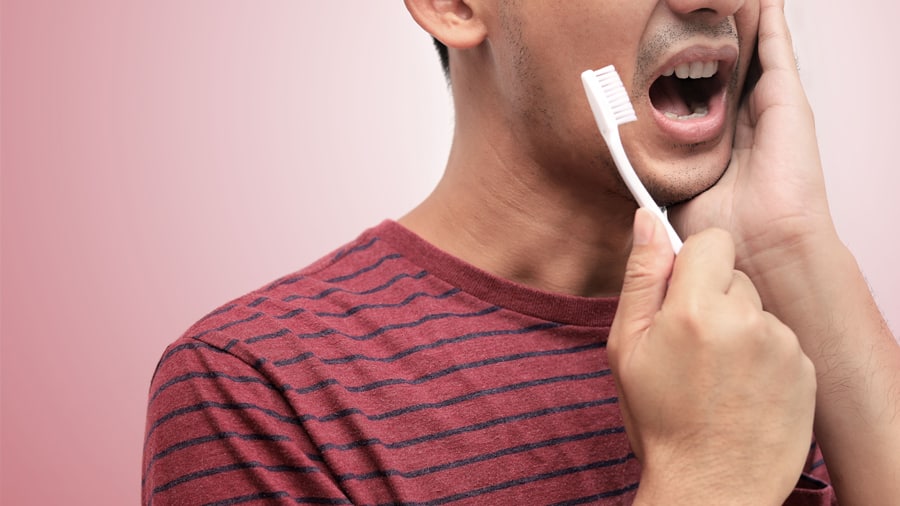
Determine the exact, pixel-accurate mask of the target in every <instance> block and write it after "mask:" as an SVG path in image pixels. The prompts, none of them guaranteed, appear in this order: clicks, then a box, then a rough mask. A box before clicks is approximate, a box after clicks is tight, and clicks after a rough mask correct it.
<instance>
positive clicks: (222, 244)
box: [0, 0, 900, 505]
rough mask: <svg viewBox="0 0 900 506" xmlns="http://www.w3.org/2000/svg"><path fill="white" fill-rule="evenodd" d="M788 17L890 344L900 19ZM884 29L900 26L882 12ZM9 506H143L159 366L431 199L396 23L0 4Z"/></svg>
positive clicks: (249, 5) (446, 120)
mask: <svg viewBox="0 0 900 506" xmlns="http://www.w3.org/2000/svg"><path fill="white" fill-rule="evenodd" d="M875 3H877V4H878V7H877V8H874V4H869V5H868V7H867V8H862V9H857V10H856V11H854V12H850V11H849V10H848V8H847V4H846V3H843V2H813V1H812V0H807V1H799V0H798V1H795V2H793V3H791V4H790V5H789V11H790V14H791V17H792V19H793V22H794V28H795V36H796V38H797V48H798V52H799V55H800V60H801V64H802V66H803V75H804V80H805V82H806V84H807V87H808V91H809V94H810V98H811V100H812V102H813V104H814V106H815V109H816V111H817V120H818V124H819V137H820V141H821V145H822V152H823V156H824V160H825V165H826V170H827V178H828V183H829V190H830V197H831V205H832V208H833V211H834V214H835V217H836V220H837V224H838V227H839V230H840V232H841V234H842V237H843V238H844V240H845V241H846V242H847V243H848V244H849V245H850V246H851V248H852V249H853V250H854V251H855V252H856V254H857V258H858V259H859V262H860V264H861V265H862V267H863V270H864V272H865V273H866V274H867V277H868V278H869V280H870V282H871V285H872V287H873V290H874V292H875V294H876V296H877V298H878V301H879V302H880V305H881V307H882V308H883V310H884V311H885V313H886V314H887V317H888V318H889V320H890V321H891V322H892V326H893V328H894V329H895V330H896V329H897V328H898V325H900V323H898V322H900V266H898V265H897V262H896V258H897V256H898V253H900V239H898V237H897V232H898V227H897V225H896V219H897V214H898V213H897V211H898V210H900V204H898V197H897V195H896V193H897V190H898V188H900V175H898V171H897V169H896V167H895V159H896V156H895V151H896V147H895V146H894V145H893V144H895V143H896V142H897V141H896V140H895V139H894V137H895V136H896V132H897V127H896V123H897V119H896V118H898V117H900V106H898V102H897V100H896V99H895V98H894V96H893V95H894V94H895V91H894V87H895V84H896V79H895V77H896V68H895V67H896V65H895V64H896V58H895V46H896V44H895V39H894V37H893V35H892V34H893V33H894V32H895V31H896V26H895V23H896V20H897V19H900V6H898V4H896V3H895V2H887V1H884V2H875ZM886 11H890V12H886ZM0 19H2V28H0V33H2V70H0V71H2V104H0V107H2V109H0V111H2V124H0V127H2V146H0V158H2V182H0V189H2V213H0V218H2V239H0V250H2V257H0V259H2V284H0V290H2V293H0V295H2V313H0V322H2V327H0V333H2V346H0V361H2V362H0V373H2V391H0V401H2V407H0V430H2V438H0V458H2V462H0V466H2V468H0V477H2V483H0V491H2V492H0V503H2V504H4V505H25V504H29V505H30V504H34V505H38V504H41V505H43V504H58V503H61V502H66V503H67V504H73V505H82V504H84V505H87V504H91V505H97V504H103V505H106V504H136V503H137V502H138V498H139V495H138V490H139V483H140V467H141V466H140V458H141V445H142V439H143V429H144V409H145V401H146V395H147V389H148V385H149V381H150V376H151V374H152V371H153V368H154V366H155V364H156V361H157V359H158V358H159V356H160V354H161V353H162V351H163V348H164V347H165V346H166V345H167V344H168V343H169V342H171V341H173V340H174V339H176V338H177V337H178V336H179V335H180V334H181V333H182V332H183V331H184V330H185V329H186V327H187V326H188V325H190V324H191V323H192V322H193V321H195V320H196V319H198V318H199V317H201V316H202V315H204V314H205V313H206V312H208V311H209V310H211V309H213V308H214V307H216V306H217V305H218V304H220V303H223V302H225V301H226V300H228V299H230V298H232V297H234V296H237V295H240V294H241V293H244V292H246V291H248V290H251V289H253V288H256V287H257V286H260V285H262V284H263V283H265V282H267V281H269V280H271V279H273V278H275V277H277V276H280V275H282V274H286V273H287V272H290V271H292V270H295V269H297V268H300V267H302V266H304V265H305V264H306V263H308V262H310V261H312V260H314V259H316V258H318V257H319V256H320V255H321V254H323V253H325V252H326V251H328V250H330V249H332V248H334V247H336V246H338V245H340V244H342V243H343V242H345V241H347V240H349V239H351V238H353V237H355V236H356V234H357V233H358V232H360V231H361V230H362V229H363V228H364V227H368V226H370V225H373V224H375V223H377V222H378V221H380V220H381V219H383V218H385V217H398V216H399V215H401V214H402V213H403V212H404V211H405V210H407V209H409V208H410V207H411V206H413V205H414V204H415V203H416V202H418V201H419V200H420V199H421V198H423V197H424V196H425V195H426V194H427V192H428V191H429V190H430V189H431V187H432V186H433V185H434V184H435V183H436V181H437V179H438V177H439V175H440V171H441V169H442V167H443V164H444V159H445V157H446V154H447V150H448V147H449V139H450V133H451V128H452V118H451V109H450V106H451V104H450V99H449V96H448V94H447V92H446V89H445V86H444V83H443V77H442V75H441V72H440V70H439V66H438V63H437V57H436V56H435V54H434V53H433V50H432V48H431V45H430V41H429V39H428V38H427V36H425V35H424V33H423V32H421V31H420V30H419V29H418V27H417V26H416V25H415V24H414V23H413V21H412V20H411V18H409V16H408V15H407V14H406V11H405V9H404V7H403V4H402V2H400V1H399V0H396V1H386V0H379V1H363V0H356V1H349V0H343V1H311V0H310V1H301V0H295V1H286V0H269V1H265V2H251V1H249V0H154V1H152V2H151V1H142V2H139V1H130V0H78V1H68V0H17V1H12V0H3V2H2V11H0Z"/></svg>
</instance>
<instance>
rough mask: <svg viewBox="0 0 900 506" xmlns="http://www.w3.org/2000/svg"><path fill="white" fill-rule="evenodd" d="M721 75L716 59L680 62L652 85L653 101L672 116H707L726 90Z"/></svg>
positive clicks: (660, 109) (662, 111) (658, 109)
mask: <svg viewBox="0 0 900 506" xmlns="http://www.w3.org/2000/svg"><path fill="white" fill-rule="evenodd" d="M721 77H722V76H721V75H720V74H719V62H718V61H715V60H713V61H694V62H690V63H682V64H679V65H678V66H675V67H672V68H670V69H668V70H666V71H665V72H663V74H662V75H661V76H660V77H659V78H658V79H657V80H656V81H655V82H654V83H653V84H652V85H651V86H650V102H651V104H653V108H654V109H656V110H657V111H659V112H660V113H661V114H663V115H664V116H665V117H666V118H668V119H670V120H676V121H689V120H694V119H698V118H705V117H707V116H708V115H709V114H710V108H711V104H712V103H713V101H714V100H715V99H717V98H719V97H720V96H722V94H723V93H724V92H725V83H724V82H722V78H721Z"/></svg>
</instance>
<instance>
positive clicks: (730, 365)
mask: <svg viewBox="0 0 900 506" xmlns="http://www.w3.org/2000/svg"><path fill="white" fill-rule="evenodd" d="M670 274H671V277H670ZM667 283H668V287H667ZM608 346H609V357H610V363H611V366H612V369H613V374H614V376H615V378H616V381H617V386H618V388H619V394H620V403H621V404H620V406H621V409H622V413H623V416H624V419H625V425H626V430H627V432H628V436H629V439H630V441H631V444H632V446H633V448H634V450H635V453H636V454H637V456H638V458H639V459H640V460H641V463H642V465H643V469H644V471H643V475H642V477H641V489H640V490H639V492H638V498H639V499H642V500H647V501H648V502H650V503H654V502H655V501H662V502H665V503H666V504H680V503H682V502H684V503H687V504H700V503H705V504H733V503H735V502H731V501H738V502H740V500H742V499H744V500H746V499H750V500H751V502H752V503H754V504H768V503H769V502H767V501H769V500H771V503H772V504H781V501H783V500H784V499H785V498H786V497H787V495H788V494H789V493H790V491H791V490H792V488H793V487H794V485H795V484H796V481H797V478H798V477H799V474H800V472H801V469H802V466H803V464H804V462H805V458H806V454H807V453H808V450H809V441H810V437H811V433H812V420H813V411H814V407H815V390H816V383H815V371H814V369H813V367H812V363H811V362H810V361H809V359H808V358H807V357H806V356H805V355H804V354H803V352H802V351H801V349H800V346H799V344H798V342H797V339H796V337H795V336H794V334H793V333H792V332H791V331H790V329H788V328H787V327H786V326H784V325H783V324H781V323H780V322H779V321H778V320H777V319H776V318H775V317H773V316H772V315H770V314H768V313H766V312H765V311H763V310H762V305H761V303H760V299H759V296H758V295H757V293H756V290H755V289H754V287H753V285H752V283H751V282H750V281H749V279H748V278H747V277H746V276H745V275H743V274H742V273H740V272H739V271H736V270H734V246H733V243H732V241H731V239H730V237H729V235H728V234H727V233H726V232H723V231H721V230H717V229H711V230H707V231H705V232H701V233H698V234H697V235H695V236H693V237H691V238H690V239H689V240H688V241H687V242H686V243H685V246H684V249H683V250H682V252H681V254H680V255H679V256H678V258H677V259H676V260H674V262H673V255H672V251H671V249H670V247H669V245H668V243H667V242H666V237H665V234H664V233H663V231H662V225H661V224H660V223H658V222H657V220H656V218H655V217H653V216H652V215H650V214H649V213H647V212H646V211H643V210H640V211H638V214H637V215H636V218H635V246H634V249H633V251H632V254H631V258H630V259H629V263H628V267H627V271H626V276H625V284H624V286H623V289H622V296H621V300H620V305H619V309H618V312H617V314H616V318H615V321H614V323H613V327H612V330H611V334H610V339H609V345H608Z"/></svg>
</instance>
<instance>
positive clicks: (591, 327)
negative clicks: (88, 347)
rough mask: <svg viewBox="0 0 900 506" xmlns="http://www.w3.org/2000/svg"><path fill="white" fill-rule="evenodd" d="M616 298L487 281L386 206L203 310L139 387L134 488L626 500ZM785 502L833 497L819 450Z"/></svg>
mask: <svg viewBox="0 0 900 506" xmlns="http://www.w3.org/2000/svg"><path fill="white" fill-rule="evenodd" d="M615 308H616V300H615V299H591V298H582V297H571V296H564V295H558V294H551V293H546V292H541V291H538V290H534V289H531V288H528V287H525V286H522V285H517V284H515V283H511V282H509V281H506V280H503V279H500V278H497V277H494V276H492V275H490V274H488V273H486V272H483V271H480V270H479V269H477V268H475V267H473V266H471V265H468V264H466V263H464V262H462V261H460V260H459V259H456V258H454V257H451V256H449V255H448V254H446V253H444V252H442V251H440V250H438V249H436V248H434V247H433V246H431V245H429V244H428V243H426V242H424V241H423V240H421V239H420V238H419V237H417V236H415V235H414V234H412V233H411V232H410V231H408V230H406V229H404V228H403V227H402V226H400V225H399V224H397V223H395V222H392V221H386V222H383V223H382V224H380V225H378V226H377V227H375V228H373V229H370V230H368V231H366V232H364V233H363V234H362V235H361V236H360V237H359V238H358V239H356V240H355V241H353V242H351V243H349V244H348V245H346V246H345V247H344V248H342V249H340V250H338V251H336V252H334V253H332V254H330V255H328V256H326V257H325V258H323V259H322V260H320V261H318V262H316V263H315V264H313V265H311V266H309V267H307V268H306V269H303V270H301V271H299V272H297V273H295V274H291V275H288V276H286V277H283V278H281V279H279V280H277V281H275V282H273V283H271V284H270V285H268V286H265V287H263V288H260V289H259V290H256V291H254V292H252V293H249V294H247V295H245V296H243V297H241V298H238V299H236V300H234V301H232V302H231V303H229V304H226V305H225V306H222V307H221V308H219V309H217V310H215V311H213V312H212V313H210V314H209V315H207V316H206V317H204V318H203V319H202V320H200V321H199V322H198V323H196V324H195V325H194V326H193V327H191V328H190V329H189V330H188V331H187V332H186V333H185V335H184V336H183V337H182V338H181V339H179V340H178V341H176V342H175V343H173V344H172V345H171V346H169V347H168V348H167V349H166V351H165V353H164V354H163V357H162V359H161V360H160V362H159V365H158V367H157V370H156V372H155V374H154V377H153V382H152V385H151V388H150V399H149V407H148V417H147V430H146V440H145V450H144V462H143V476H144V478H143V483H142V488H143V502H144V504H155V505H158V506H162V505H168V504H178V505H188V504H222V505H225V504H366V505H382V504H384V505H386V504H409V505H412V504H416V505H439V504H460V505H463V504H473V505H474V504H520V503H521V504H586V503H591V504H628V503H630V502H631V500H632V498H633V496H634V493H635V491H636V489H637V486H638V480H639V477H640V464H639V463H638V461H637V460H636V459H635V457H634V454H633V453H632V452H631V449H630V447H629V444H628V438H627V436H626V434H625V430H624V427H623V424H622V419H621V416H620V413H619V408H618V406H617V404H616V390H615V385H614V382H613V378H612V375H611V373H610V370H609V365H608V363H607V357H606V350H605V344H606V339H607V336H608V333H609V326H610V324H611V323H612V318H613V315H614V314H615ZM807 473H808V475H807V476H805V477H804V478H803V479H801V481H800V483H799V484H798V489H797V490H795V492H794V494H793V495H792V496H791V499H790V500H789V501H788V503H787V504H791V505H796V506H800V505H830V504H835V502H834V499H833V493H832V490H831V487H830V486H829V485H828V484H827V480H828V477H827V472H826V470H825V467H824V465H823V463H822V461H821V455H820V453H819V451H818V449H817V448H816V446H815V445H813V446H812V447H811V451H810V458H809V461H808V465H807Z"/></svg>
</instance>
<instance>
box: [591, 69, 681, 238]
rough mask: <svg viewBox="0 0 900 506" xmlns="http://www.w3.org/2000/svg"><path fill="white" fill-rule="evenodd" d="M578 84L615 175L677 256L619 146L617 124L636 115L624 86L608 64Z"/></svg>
mask: <svg viewBox="0 0 900 506" xmlns="http://www.w3.org/2000/svg"><path fill="white" fill-rule="evenodd" d="M581 81H582V83H584V91H585V93H587V97H588V102H590V104H591V111H593V112H594V119H595V120H596V121H597V126H598V127H600V134H602V135H603V140H604V141H606V145H607V146H608V147H609V152H610V153H611V154H612V157H613V161H615V162H616V167H618V169H619V174H620V175H621V176H622V179H623V180H625V184H626V185H627V186H628V189H629V190H630V191H631V194H632V195H633V196H634V200H636V201H637V203H638V204H639V205H640V206H641V207H643V208H646V209H648V210H649V211H650V212H652V213H653V214H655V215H656V216H657V218H659V220H660V221H662V222H663V224H664V225H665V228H666V233H667V234H668V236H669V242H671V243H672V250H673V251H675V254H676V255H677V254H678V252H679V251H681V246H682V242H681V239H680V238H679V237H678V233H677V232H675V229H674V228H672V224H671V223H669V219H668V218H667V217H666V214H665V212H664V211H663V210H661V209H660V207H659V206H658V205H656V202H655V201H654V200H653V197H651V196H650V193H649V192H648V191H647V188H645V187H644V184H643V183H641V180H640V179H639V178H638V176H637V174H636V173H635V172H634V168H633V167H632V166H631V162H629V161H628V156H626V155H625V148H624V147H622V139H621V138H620V137H619V125H624V124H626V123H630V122H632V121H637V116H635V114H634V107H633V106H632V105H631V99H629V98H628V92H627V91H626V90H625V85H624V84H622V79H621V78H620V77H619V74H618V72H616V68H615V67H614V66H612V65H609V66H606V67H603V68H602V69H600V70H585V71H584V72H582V73H581Z"/></svg>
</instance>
